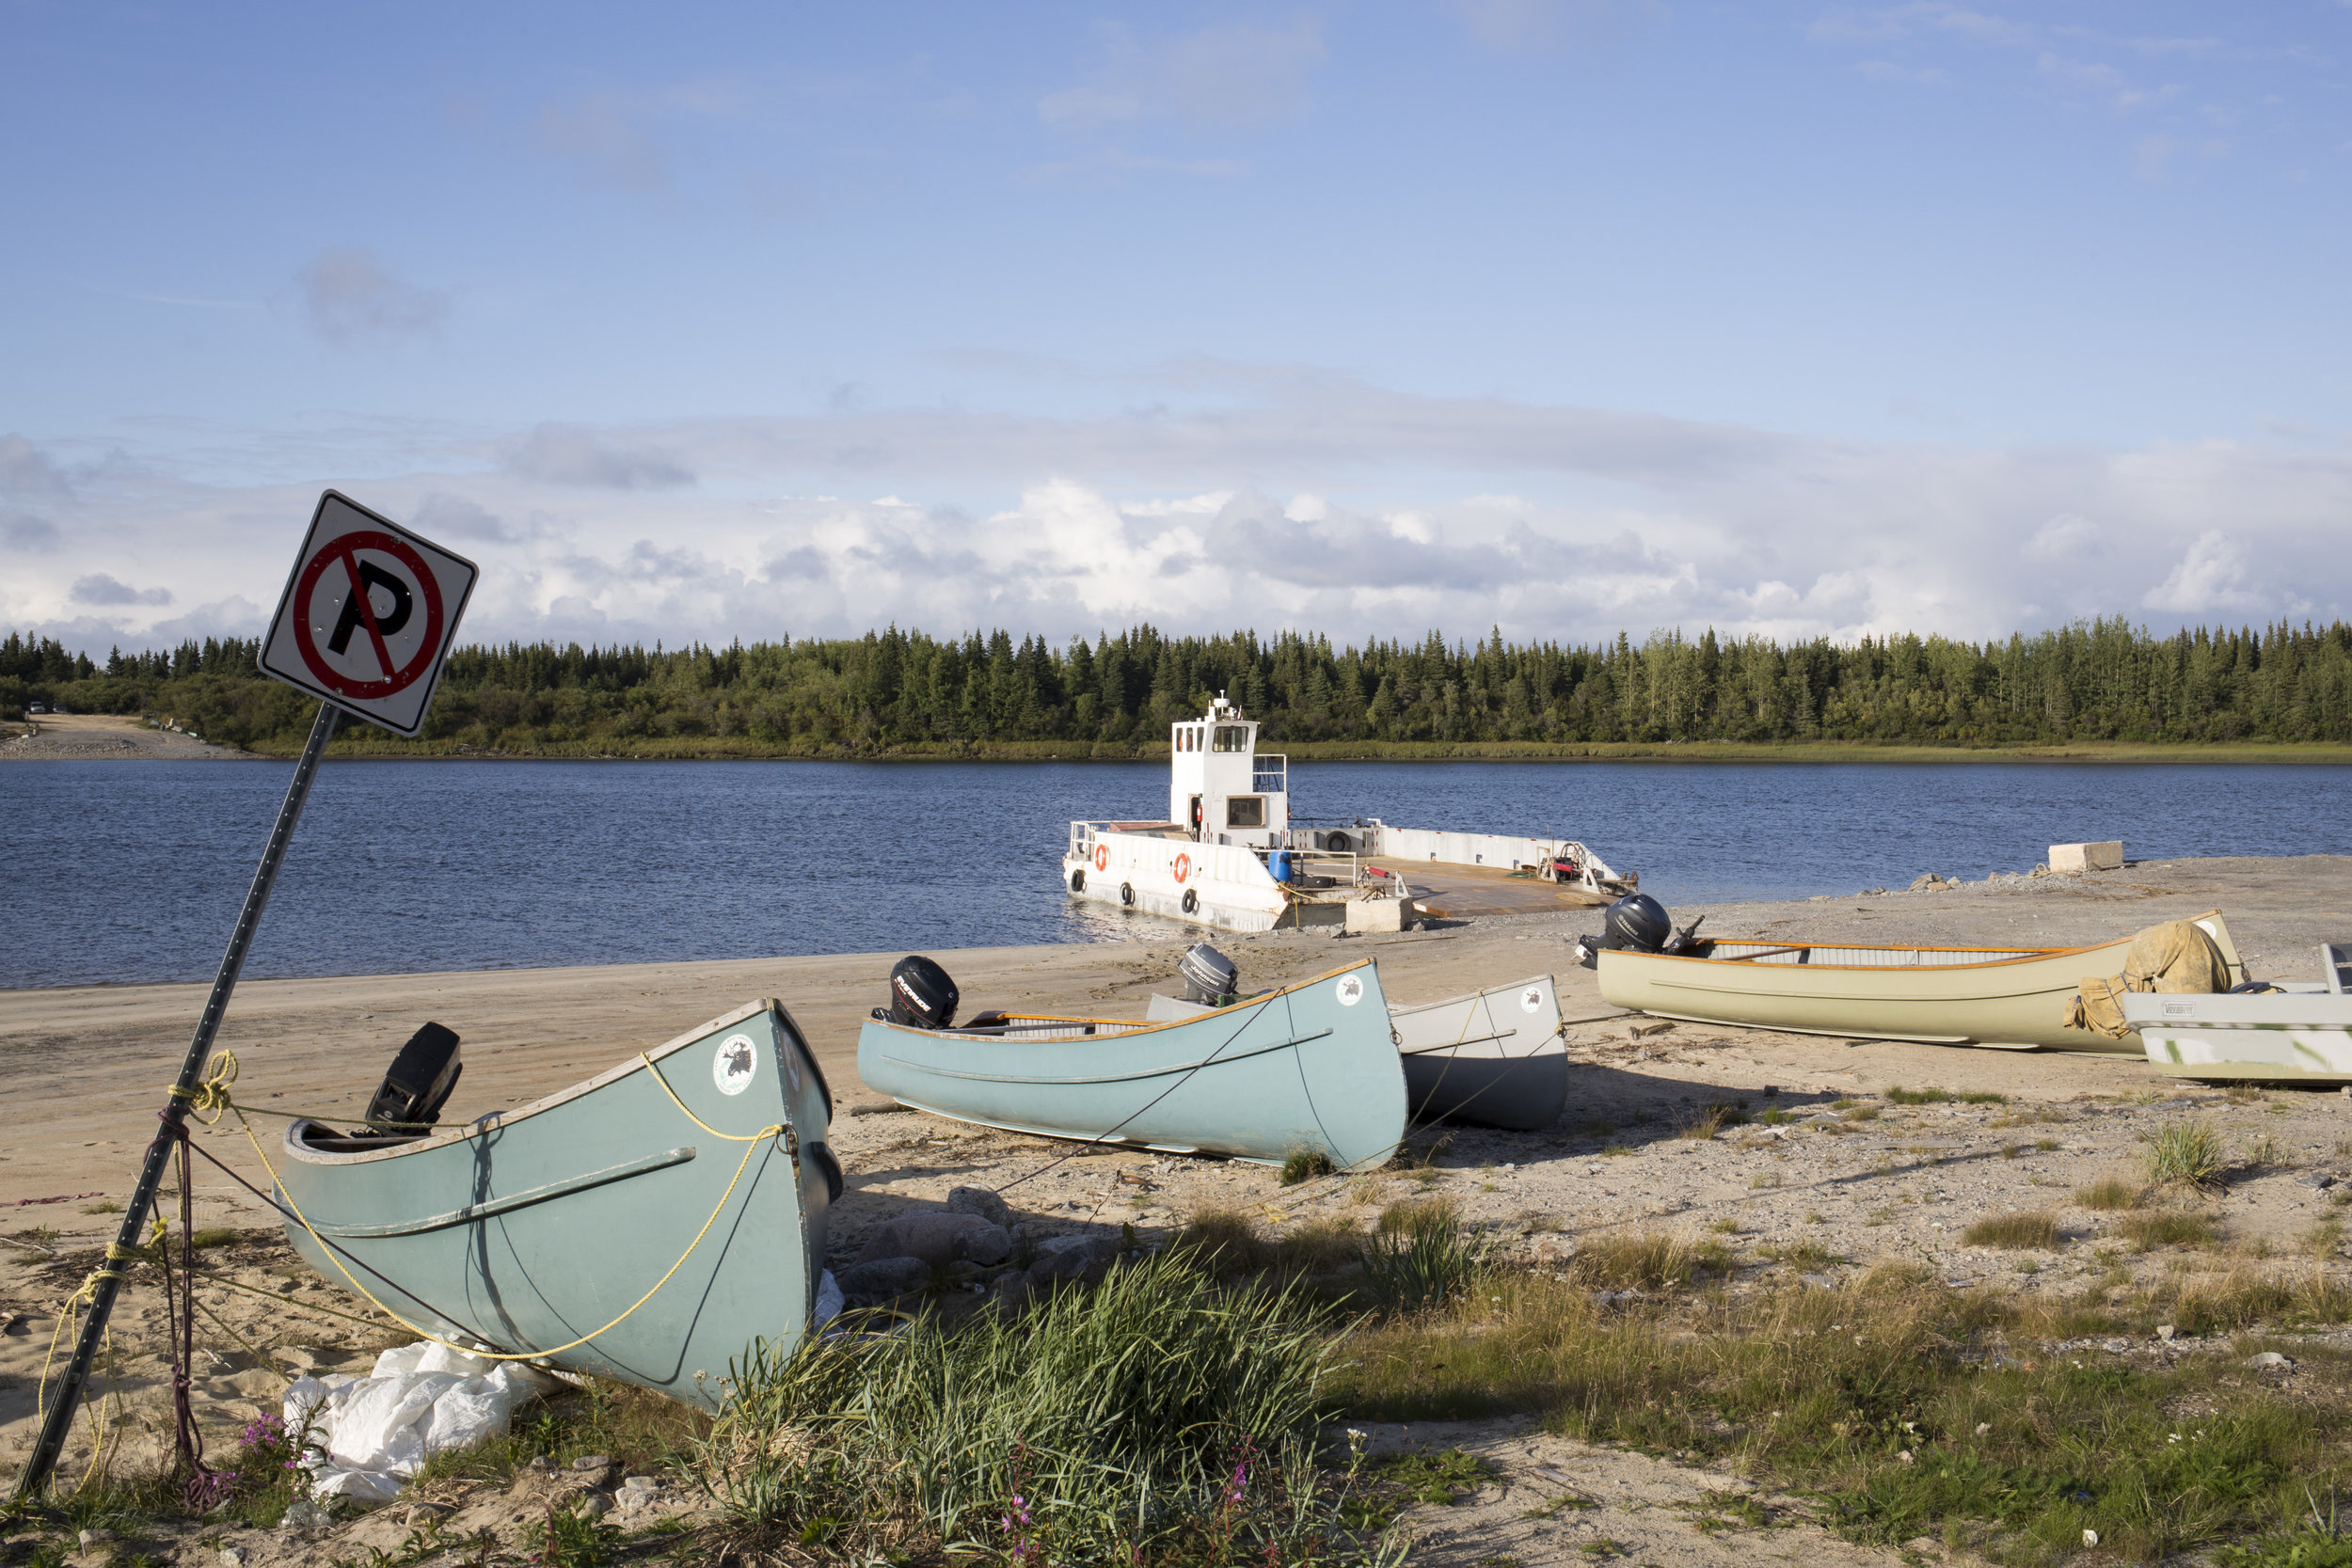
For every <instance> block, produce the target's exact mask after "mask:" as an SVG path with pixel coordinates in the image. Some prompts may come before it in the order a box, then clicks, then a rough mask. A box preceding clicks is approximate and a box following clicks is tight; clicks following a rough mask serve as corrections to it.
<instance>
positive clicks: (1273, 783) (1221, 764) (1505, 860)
mask: <svg viewBox="0 0 2352 1568" xmlns="http://www.w3.org/2000/svg"><path fill="white" fill-rule="evenodd" d="M1168 739H1169V743H1170V747H1171V752H1170V760H1169V778H1168V819H1167V820H1165V821H1161V822H1073V823H1072V824H1070V844H1069V847H1068V848H1067V849H1066V850H1065V851H1064V853H1063V856H1062V885H1063V886H1064V887H1065V888H1067V889H1068V890H1069V892H1070V895H1071V896H1072V897H1073V898H1090V899H1094V900H1096V901H1098V902H1102V903H1111V904H1119V905H1120V906H1122V907H1124V908H1127V909H1131V910H1141V911H1145V912H1147V913H1150V914H1158V915H1166V916H1168V917H1169V918H1170V919H1174V920H1185V921H1190V922H1192V923H1194V924H1195V925H1200V926H1216V927H1223V928H1224V929H1226V930H1229V931H1269V930H1272V929H1274V928H1275V927H1277V926H1284V925H1296V926H1337V925H1344V926H1345V927H1347V929H1349V930H1357V931H1394V930H1401V929H1403V928H1404V927H1406V926H1409V925H1411V924H1413V923H1414V921H1415V920H1417V919H1418V918H1421V917H1422V916H1425V915H1432V914H1439V913H1467V912H1472V911H1471V910H1470V908H1469V907H1467V906H1468V905H1469V904H1473V903H1474V904H1477V905H1479V906H1480V907H1481V908H1487V907H1491V908H1492V909H1497V910H1499V909H1504V908H1513V909H1524V908H1534V907H1556V906H1557V905H1559V904H1562V903H1571V904H1605V903H1608V902H1610V901H1611V900H1613V899H1615V898H1618V897H1621V896H1622V895H1625V894H1628V893H1630V892H1632V891H1634V889H1635V888H1636V887H1637V886H1639V884H1640V881H1641V879H1640V877H1639V875H1638V874H1636V873H1630V872H1629V873H1626V874H1624V875H1622V876H1621V875H1619V874H1618V873H1617V872H1615V871H1613V870H1612V869H1610V867H1609V866H1608V865H1607V864H1606V863H1603V862H1602V861H1601V859H1600V857H1598V856H1597V855H1596V854H1594V853H1593V852H1592V851H1591V850H1590V849H1587V848H1586V847H1584V846H1583V845H1582V844H1581V843H1579V842H1577V841H1576V840H1574V839H1566V838H1523V837H1514V836H1509V835H1505V834H1499V833H1466V832H1442V831H1438V830H1434V829H1423V828H1392V827H1390V826H1389V825H1388V824H1387V823H1385V822H1383V821H1381V820H1380V819H1379V818H1378V817H1376V816H1353V817H1345V818H1339V817H1317V818H1310V817H1294V816H1291V813H1290V763H1289V759H1288V758H1287V757H1283V756H1279V755H1266V754H1263V753H1261V752H1259V751H1258V723H1257V721H1255V720H1253V719H1250V718H1249V717H1248V716H1247V715H1245V714H1244V713H1243V712H1242V711H1241V710H1240V709H1239V708H1237V707H1235V706H1233V705H1232V704H1231V703H1229V702H1227V701H1226V700H1225V698H1224V697H1223V696H1222V695H1219V696H1218V697H1217V699H1216V701H1215V702H1213V703H1212V704H1210V705H1209V711H1208V713H1207V714H1206V715H1204V716H1203V717H1201V718H1200V719H1194V720H1186V721H1183V722H1180V723H1177V724H1174V725H1172V726H1170V728H1169V732H1168ZM1433 880H1435V881H1438V882H1442V883H1444V884H1446V886H1447V888H1448V889H1449V899H1448V904H1447V907H1446V908H1445V909H1443V910H1439V909H1438V908H1436V907H1434V906H1433V905H1431V904H1430V903H1429V902H1428V901H1427V900H1426V899H1425V897H1422V896H1421V895H1416V894H1415V892H1414V888H1415V887H1416V886H1419V887H1422V888H1423V890H1424V893H1425V892H1426V888H1427V885H1428V884H1429V883H1430V882H1432V881H1433ZM1506 883H1518V884H1521V885H1523V886H1526V887H1527V888H1528V889H1529V891H1531V892H1532V891H1534V888H1535V887H1540V888H1541V889H1542V890H1543V892H1544V895H1545V896H1543V897H1542V899H1541V900H1540V903H1531V902H1530V901H1529V899H1528V898H1526V897H1525V896H1519V897H1516V898H1514V897H1503V896H1501V895H1503V894H1505V893H1507V892H1512V891H1516V890H1513V889H1508V888H1506V887H1505V885H1504V884H1506Z"/></svg>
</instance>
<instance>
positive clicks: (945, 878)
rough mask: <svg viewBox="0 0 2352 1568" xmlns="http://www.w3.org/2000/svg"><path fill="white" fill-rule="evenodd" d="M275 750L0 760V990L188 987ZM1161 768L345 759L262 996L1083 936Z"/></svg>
mask: <svg viewBox="0 0 2352 1568" xmlns="http://www.w3.org/2000/svg"><path fill="white" fill-rule="evenodd" d="M291 772H292V765H291V764H275V763H270V764H264V763H221V762H202V763H160V762H159V763H129V762H105V763H69V762H59V763H14V764H8V765H0V824H4V825H5V843H6V857H7V858H6V864H7V872H6V879H5V882H4V883H0V987H7V988H18V987H28V986H57V985H77V984H87V983H92V982H108V983H114V984H131V983H137V982H148V981H159V980H200V979H207V978H209V977H210V976H211V974H212V972H213V970H214V968H215V966H216V965H217V964H218V962H219V959H220V952H221V949H222V947H223V946H224V945H225V944H226V942H227V940H228V936H229V931H230V926H231V925H232V924H233V922H234V920H235V916H236V911H237V906H238V901H239V899H240V898H241V897H242V896H243V895H244V892H245V888H246V883H247V881H248V880H249V879H251V877H252V873H253V867H254V864H255V863H256V861H257V860H258V859H259V857H260V854H261V849H262V839H263V837H264V835H265V834H266V832H267V831H268V826H269V822H270V819H271V816H272V815H273V814H274V813H275V811H276V810H277V807H278V800H279V798H280V797H281V795H282V794H283V792H284V789H285V785H286V780H287V778H288V776H289V775H290V773H291ZM1292 786H1293V792H1292V798H1291V808H1292V811H1293V812H1294V813H1295V814H1296V815H1299V816H1359V815H1360V816H1379V817H1382V818H1384V819H1385V820H1387V821H1388V822H1390V823H1392V824H1395V825H1397V826H1400V827H1426V828H1454V829H1463V830H1473V831H1481V832H1506V833H1527V834H1533V835H1551V834H1561V835H1565V836H1570V837H1575V838H1580V839H1582V840H1583V841H1584V842H1585V843H1586V844H1588V845H1590V846H1591V847H1592V848H1593V849H1594V850H1595V851H1596V852H1597V853H1598V854H1599V855H1600V856H1601V858H1602V859H1603V860H1605V861H1607V862H1609V863H1611V864H1612V865H1613V866H1614V867H1615V868H1617V869H1618V870H1620V871H1625V870H1638V871H1639V872H1640V873H1641V874H1642V887H1643V889H1644V891H1645V892H1648V893H1653V894H1655V895H1657V896H1659V897H1660V898H1661V899H1663V900H1665V901H1666V902H1667V903H1668V904H1670V905H1673V904H1680V903H1690V902H1699V901H1709V900H1720V899H1726V898H1766V897H1788V896H1802V895H1810V894H1816V893H1851V892H1853V891H1855V890H1856V889H1859V888H1867V887H1874V886H1886V887H1900V886H1903V885H1906V884H1907V883H1909V882H1910V880H1911V879H1913V878H1914V877H1915V876H1917V875H1918V874H1919V873H1920V872H1923V871H1935V872H1940V873H1944V874H1946V875H1950V876H1959V877H1965V878H1981V877H1983V876H1985V875H1986V874H1987V873H1989V872H1992V871H1995V870H2007V871H2021V870H2024V869H2025V868H2026V867H2027V866H2029V865H2031V864H2033V863H2035V862H2036V861H2038V860H2041V859H2042V857H2043V855H2044V853H2045V851H2046V848H2047V847H2048V846H2049V845H2051V844H2054V843H2067V842H2072V841H2074V840H2079V839H2104V838H2120V839H2122V841H2123V844H2124V848H2125V852H2126V853H2128V854H2130V855H2132V856H2133V857H2134V858H2146V859H2162V858H2167V857H2170V856H2177V855H2216V854H2246V855H2289V854H2312V853H2334V854H2343V853H2352V814H2347V813H2346V812H2345V811H2344V801H2345V800H2347V799H2352V768H2343V767H2331V766H2280V767H2260V766H2240V765H2214V766H2205V765H2185V766H2169V765H2168V766H2144V765H2122V766H2101V765H2050V764H2003V763H1957V764H1857V765H1814V764H1756V765H1747V764H1728V763H1708V764H1679V765H1677V764H1649V763H1577V764H1551V765H1544V764H1524V763H1444V764H1394V763H1312V764H1301V765H1299V766H1298V767H1297V768H1295V769H1294V770H1293V773H1292ZM1167 790H1168V769H1167V767H1166V765H1165V764H1141V763H1138V764H1133V765H1124V764H1104V763H1072V764H1051V763H1046V764H1026V763H1025V764H990V763H974V764H954V763H930V764H874V765H860V764H844V763H803V762H742V763H730V762H699V763H626V764H623V763H428V762H337V763H330V764H328V765H327V766H326V768H325V769H324V770H323V771H322V772H321V774H320V777H319V782H318V784H317V787H316V788H315V789H314V790H313V791H312V793H311V797H310V808H309V811H308V813H307V814H306V816H304V818H303V822H302V826H301V829H300V832H298V834H297V835H296V837H295V839H294V846H293V848H292V850H291V852H290V854H289V856H288V860H287V864H286V869H285V873H284V875H283V876H282V877H281V878H280V879H279V882H278V890H277V893H276V895H275V896H274V897H273V899H272V901H271V904H270V908H269V912H268V914H267V916H266V917H265V918H264V920H263V922H262V929H261V932H260V934H259V936H258V937H257V939H256V941H255V943H254V947H253V953H252V957H251V958H250V960H249V962H248V964H247V967H246V974H251V975H254V976H256V977H261V976H282V975H309V974H378V973H389V972H400V971H407V972H417V971H432V970H452V969H491V968H516V967H522V968H527V967H538V966H543V965H556V964H598V963H634V962H644V961H652V960H659V959H672V958H751V957H759V956H766V955H775V954H805V953H845V952H871V951H882V950H897V951H907V952H912V951H915V950H917V949H922V948H946V947H968V946H983V945H996V944H1001V943H1010V942H1098V941H1120V940H1131V939H1133V938H1135V937H1136V936H1140V935H1144V934H1150V935H1153V936H1167V935H1169V934H1172V932H1173V930H1174V929H1176V928H1174V927H1168V926H1167V925H1163V924H1160V923H1158V922H1156V921H1153V920H1152V918H1151V917H1149V916H1132V915H1128V914H1125V913H1123V912H1120V911H1113V910H1109V909H1106V908H1105V907H1104V906H1101V905H1093V904H1089V905H1086V906H1082V907H1073V905H1072V904H1071V903H1070V902H1069V900H1067V899H1066V898H1065V897H1064V896H1063V895H1062V892H1061V883H1060V878H1059V864H1058V863H1059V860H1060V856H1061V850H1062V846H1063V843H1064V841H1065V839H1066V837H1067V833H1068V824H1069V822H1070V820H1071V819H1072V818H1073V817H1097V818H1101V817H1111V818H1120V817H1158V816H1161V814H1163V813H1164V812H1165V811H1166V810H1167V802H1168V794H1167Z"/></svg>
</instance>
